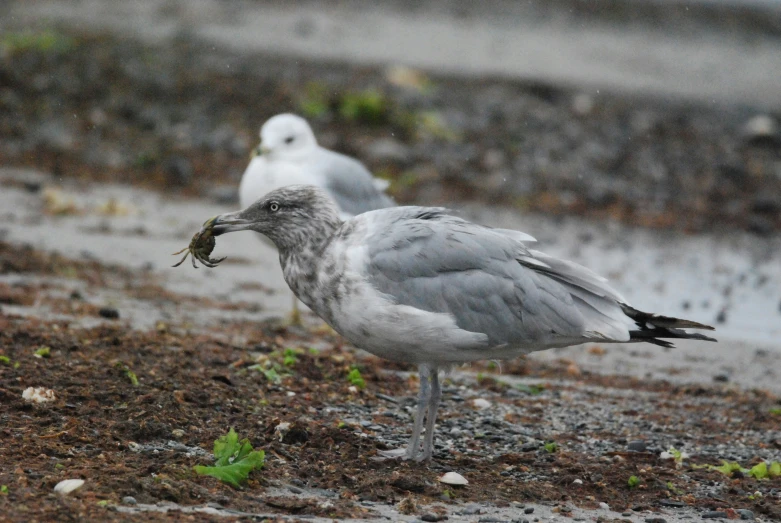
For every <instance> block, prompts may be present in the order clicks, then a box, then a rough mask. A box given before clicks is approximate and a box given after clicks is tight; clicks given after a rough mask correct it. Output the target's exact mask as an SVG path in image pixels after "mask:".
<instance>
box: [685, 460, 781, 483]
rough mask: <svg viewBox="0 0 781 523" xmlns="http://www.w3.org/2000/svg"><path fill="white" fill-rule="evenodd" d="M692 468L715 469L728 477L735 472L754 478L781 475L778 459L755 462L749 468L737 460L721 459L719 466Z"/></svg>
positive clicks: (769, 477)
mask: <svg viewBox="0 0 781 523" xmlns="http://www.w3.org/2000/svg"><path fill="white" fill-rule="evenodd" d="M692 468H693V469H708V470H716V471H718V472H721V473H722V474H724V475H725V476H728V477H732V475H733V474H734V473H735V472H740V473H741V474H744V475H747V476H751V477H752V478H756V479H771V478H776V477H781V462H778V461H771V462H765V461H762V462H760V463H757V464H756V465H754V466H753V467H751V468H750V469H746V468H743V467H741V466H740V463H738V462H737V461H727V460H725V459H723V460H721V465H719V466H717V465H692Z"/></svg>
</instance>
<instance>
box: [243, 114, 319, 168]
mask: <svg viewBox="0 0 781 523" xmlns="http://www.w3.org/2000/svg"><path fill="white" fill-rule="evenodd" d="M316 147H317V140H316V139H315V134H314V133H313V132H312V128H311V127H309V123H307V121H306V120H304V119H303V118H301V117H300V116H296V115H295V114H290V113H284V114H278V115H276V116H272V117H271V118H269V119H268V120H266V123H264V124H263V127H261V128H260V146H259V147H258V149H256V152H258V153H260V154H263V155H267V156H269V157H270V158H274V159H282V160H294V159H296V158H300V157H302V156H305V155H307V154H308V153H309V152H311V151H312V150H313V149H315V148H316Z"/></svg>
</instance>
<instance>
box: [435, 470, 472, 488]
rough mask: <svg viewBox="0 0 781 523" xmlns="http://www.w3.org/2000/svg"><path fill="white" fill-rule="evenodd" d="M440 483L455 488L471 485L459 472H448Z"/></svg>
mask: <svg viewBox="0 0 781 523" xmlns="http://www.w3.org/2000/svg"><path fill="white" fill-rule="evenodd" d="M439 482H440V483H444V484H445V485H454V486H463V485H469V482H468V481H467V480H466V478H465V477H464V476H462V475H461V474H459V473H458V472H448V473H447V474H445V475H444V476H442V477H441V478H439Z"/></svg>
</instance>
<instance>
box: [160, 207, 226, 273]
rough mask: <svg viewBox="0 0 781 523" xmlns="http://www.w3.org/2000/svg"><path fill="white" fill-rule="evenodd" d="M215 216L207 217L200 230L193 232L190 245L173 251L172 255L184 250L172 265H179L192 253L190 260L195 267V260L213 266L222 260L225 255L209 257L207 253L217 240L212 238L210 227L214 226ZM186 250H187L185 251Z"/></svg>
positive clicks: (211, 249) (212, 248)
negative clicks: (179, 258)
mask: <svg viewBox="0 0 781 523" xmlns="http://www.w3.org/2000/svg"><path fill="white" fill-rule="evenodd" d="M215 218H216V216H214V217H212V218H209V219H208V220H206V221H205V222H204V224H203V227H201V230H200V231H198V232H197V233H195V235H194V236H193V239H192V240H190V245H188V246H187V247H185V248H184V249H182V250H181V251H178V252H175V253H173V255H174V256H176V255H178V254H182V253H183V252H184V257H183V258H182V259H181V260H179V262H178V263H176V264H174V265H173V267H179V266H180V265H181V264H182V263H184V260H186V259H187V256H189V255H190V254H192V256H193V257H192V262H193V267H195V268H196V269H197V268H198V265H197V264H196V263H195V260H198V261H199V262H201V263H202V264H204V265H206V266H207V267H210V268H214V267H216V266H217V264H219V263H220V262H221V261H223V260H224V259H225V258H227V256H225V257H222V258H210V257H209V255H210V254H211V253H212V251H213V250H214V246H215V245H216V244H217V241H216V240H215V239H214V236H213V235H212V227H213V226H214V220H215ZM185 251H187V252H185Z"/></svg>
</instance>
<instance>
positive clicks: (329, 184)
mask: <svg viewBox="0 0 781 523" xmlns="http://www.w3.org/2000/svg"><path fill="white" fill-rule="evenodd" d="M253 154H254V156H253V157H252V159H251V160H250V163H249V165H248V166H247V169H246V170H245V171H244V175H243V176H242V178H241V184H240V185H239V201H240V205H241V206H242V207H243V208H246V207H249V206H250V205H251V204H252V203H253V202H255V201H256V200H258V199H259V198H261V197H262V196H263V195H265V194H267V193H268V192H270V191H272V190H274V189H278V188H280V187H285V186H287V185H295V184H309V185H315V186H317V187H321V188H323V189H325V191H326V192H327V193H328V196H329V197H330V198H331V199H332V200H333V201H334V202H335V203H336V205H337V206H338V208H339V214H340V216H341V217H342V218H345V219H346V218H351V217H352V216H355V215H356V214H360V213H362V212H366V211H371V210H375V209H382V208H385V207H393V206H395V205H396V204H395V202H394V201H393V200H392V199H391V198H390V197H389V196H387V195H386V194H385V193H384V191H385V190H386V189H387V188H388V185H389V183H388V181H387V180H382V179H379V178H375V177H373V176H372V174H371V173H370V172H369V170H368V169H366V167H365V166H364V165H363V164H362V163H361V162H359V161H358V160H356V159H354V158H350V157H349V156H346V155H344V154H340V153H337V152H334V151H331V150H329V149H325V148H324V147H320V145H318V143H317V140H316V139H315V135H314V133H313V132H312V128H311V127H310V126H309V123H307V121H306V120H305V119H303V118H301V117H300V116H297V115H295V114H290V113H283V114H278V115H276V116H273V117H271V118H269V119H268V120H267V121H266V123H264V124H263V126H262V127H261V128H260V145H259V146H258V147H257V148H256V149H255V150H254V151H253ZM291 323H292V324H300V323H301V319H300V314H299V311H298V302H297V300H296V299H295V297H294V298H293V312H292V318H291Z"/></svg>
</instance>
